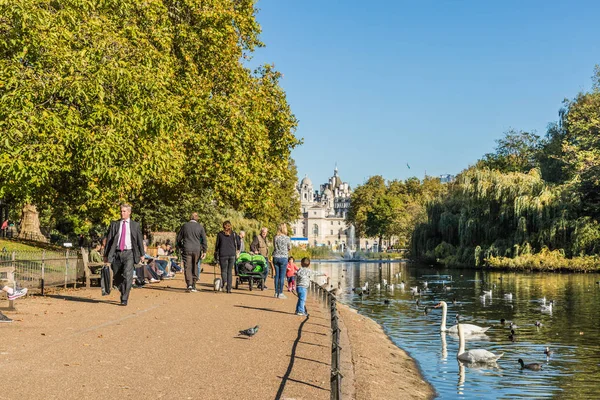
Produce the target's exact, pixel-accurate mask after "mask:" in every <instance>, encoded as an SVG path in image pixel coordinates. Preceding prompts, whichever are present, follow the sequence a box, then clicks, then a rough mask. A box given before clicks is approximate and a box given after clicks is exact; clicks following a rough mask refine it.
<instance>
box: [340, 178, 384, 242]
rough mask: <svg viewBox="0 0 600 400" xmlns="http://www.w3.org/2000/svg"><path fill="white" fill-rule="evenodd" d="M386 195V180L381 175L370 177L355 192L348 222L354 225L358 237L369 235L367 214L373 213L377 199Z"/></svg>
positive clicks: (347, 217)
mask: <svg viewBox="0 0 600 400" xmlns="http://www.w3.org/2000/svg"><path fill="white" fill-rule="evenodd" d="M385 193H386V185H385V180H384V179H383V177H382V176H381V175H375V176H372V177H370V178H369V179H368V180H367V181H366V182H365V183H364V184H363V185H360V186H358V187H357V188H356V189H355V190H354V193H353V194H352V201H351V203H350V209H349V210H348V214H347V216H346V221H347V222H348V223H349V224H352V225H354V228H355V232H356V235H357V236H364V235H366V234H367V229H368V225H367V214H368V212H369V211H371V209H372V207H373V204H375V202H376V201H377V199H378V198H380V197H381V196H383V195H385Z"/></svg>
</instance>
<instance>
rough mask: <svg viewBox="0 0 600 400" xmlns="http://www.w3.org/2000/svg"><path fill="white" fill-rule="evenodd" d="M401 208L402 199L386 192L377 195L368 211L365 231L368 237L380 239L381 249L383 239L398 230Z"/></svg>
mask: <svg viewBox="0 0 600 400" xmlns="http://www.w3.org/2000/svg"><path fill="white" fill-rule="evenodd" d="M401 209H402V201H401V200H400V198H399V197H397V196H391V195H388V194H384V195H382V196H379V197H377V199H376V200H375V202H374V203H373V204H372V206H371V207H370V209H369V210H368V211H367V221H366V230H365V233H366V235H367V236H368V237H376V238H378V239H379V246H378V248H379V249H381V245H382V241H383V239H384V238H390V237H392V236H393V235H394V234H395V232H396V231H397V229H398V225H399V223H400V222H399V220H398V218H399V216H400V214H401Z"/></svg>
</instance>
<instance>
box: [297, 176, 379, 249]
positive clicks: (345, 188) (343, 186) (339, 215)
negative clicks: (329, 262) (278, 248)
mask: <svg viewBox="0 0 600 400" xmlns="http://www.w3.org/2000/svg"><path fill="white" fill-rule="evenodd" d="M296 189H297V195H298V196H299V198H300V215H299V217H298V219H297V220H296V221H295V222H294V223H293V224H292V237H293V238H296V239H297V242H298V243H300V242H303V241H302V240H299V239H300V238H305V239H306V240H308V245H310V246H327V247H329V248H331V249H333V250H335V251H344V250H345V249H346V248H350V249H351V250H355V249H369V250H372V249H373V247H372V246H373V244H374V243H376V240H375V239H368V238H356V236H355V232H354V226H352V225H348V224H346V217H347V215H348V211H349V209H350V201H351V197H352V189H351V188H350V185H349V184H348V183H347V182H343V181H342V179H341V178H340V176H339V174H338V169H337V167H336V168H335V170H334V171H333V176H332V177H331V178H329V181H328V182H327V183H324V184H322V185H319V190H315V188H314V186H313V183H312V181H311V180H310V179H309V178H308V177H307V176H305V177H304V178H303V179H302V180H301V181H300V183H299V184H298V186H297V188H296ZM292 242H294V241H292ZM303 243H306V242H303Z"/></svg>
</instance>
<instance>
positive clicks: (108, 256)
mask: <svg viewBox="0 0 600 400" xmlns="http://www.w3.org/2000/svg"><path fill="white" fill-rule="evenodd" d="M130 217H131V206H130V205H129V204H122V205H121V219H120V220H118V221H113V222H111V223H110V226H109V227H108V233H107V234H106V250H105V255H104V262H109V263H110V264H111V268H112V270H113V280H114V284H115V286H116V287H118V288H119V291H120V292H121V305H122V306H126V305H127V302H128V301H129V292H130V291H131V284H132V281H133V264H137V263H140V262H141V261H142V260H143V258H144V242H143V241H144V237H143V236H142V230H141V229H140V224H139V223H137V222H135V221H134V220H132V219H131V218H130Z"/></svg>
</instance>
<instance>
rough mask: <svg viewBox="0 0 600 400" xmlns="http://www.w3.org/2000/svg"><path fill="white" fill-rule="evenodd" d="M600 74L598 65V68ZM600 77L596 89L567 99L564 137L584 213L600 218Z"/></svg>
mask: <svg viewBox="0 0 600 400" xmlns="http://www.w3.org/2000/svg"><path fill="white" fill-rule="evenodd" d="M596 71H597V74H598V68H596ZM599 86H600V76H598V75H597V81H596V82H595V85H594V90H593V91H592V92H590V93H582V94H580V95H578V96H577V97H576V98H575V99H574V100H573V101H570V102H567V104H566V113H565V116H564V122H563V125H564V130H565V137H564V140H563V151H564V158H563V160H564V162H565V164H566V165H565V168H566V170H567V171H568V173H569V175H570V176H571V177H572V182H573V184H574V186H575V188H576V189H577V190H578V192H579V193H580V195H581V199H582V207H583V212H584V213H585V214H586V215H589V216H592V217H594V218H595V219H596V220H598V219H600V87H599Z"/></svg>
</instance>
